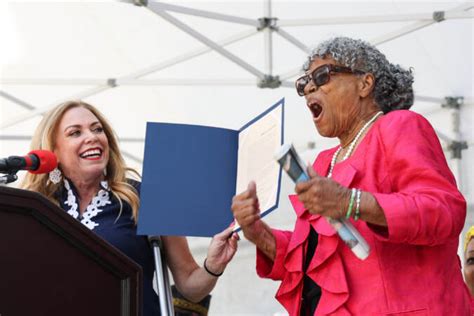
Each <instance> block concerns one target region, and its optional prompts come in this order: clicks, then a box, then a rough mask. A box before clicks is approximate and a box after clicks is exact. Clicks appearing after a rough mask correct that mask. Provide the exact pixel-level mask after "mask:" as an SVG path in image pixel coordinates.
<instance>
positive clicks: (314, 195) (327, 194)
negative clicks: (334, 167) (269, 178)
mask: <svg viewBox="0 0 474 316" xmlns="http://www.w3.org/2000/svg"><path fill="white" fill-rule="evenodd" d="M307 171H308V175H309V176H310V180H308V181H304V182H299V183H297V184H296V187H295V191H296V194H298V198H299V200H300V202H301V203H303V205H304V207H305V209H307V210H308V211H309V212H310V213H311V214H319V215H323V216H329V217H331V218H334V219H337V218H341V217H343V216H345V214H346V211H347V207H348V205H349V200H350V197H351V191H350V189H348V188H345V187H343V186H342V185H340V184H339V183H337V182H335V181H333V180H331V179H328V178H325V177H321V176H319V175H318V174H317V173H316V171H314V170H313V168H312V167H311V166H308V168H307Z"/></svg>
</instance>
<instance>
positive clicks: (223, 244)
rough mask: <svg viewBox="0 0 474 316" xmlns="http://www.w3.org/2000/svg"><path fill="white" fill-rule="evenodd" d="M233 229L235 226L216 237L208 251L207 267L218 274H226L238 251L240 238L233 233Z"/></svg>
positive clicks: (213, 238)
mask: <svg viewBox="0 0 474 316" xmlns="http://www.w3.org/2000/svg"><path fill="white" fill-rule="evenodd" d="M233 229H234V225H232V226H230V227H228V228H226V229H225V230H224V231H222V232H220V233H218V234H217V235H214V237H212V240H211V244H210V245H209V248H208V250H207V259H206V267H207V268H208V269H209V270H210V271H212V272H214V273H216V274H220V273H222V272H224V269H225V267H226V266H227V264H228V263H229V261H230V260H232V258H233V257H234V254H235V252H236V251H237V241H238V240H239V236H238V235H237V233H233V232H232V230H233Z"/></svg>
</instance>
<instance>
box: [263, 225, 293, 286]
mask: <svg viewBox="0 0 474 316" xmlns="http://www.w3.org/2000/svg"><path fill="white" fill-rule="evenodd" d="M272 232H273V236H274V237H275V242H276V254H275V260H274V261H272V260H270V259H269V258H268V257H267V256H266V255H265V254H264V253H263V252H261V251H260V250H259V249H258V248H257V274H258V276H259V277H261V278H268V279H273V280H283V277H284V276H285V272H286V270H285V267H284V266H283V263H284V259H285V255H286V250H287V248H288V243H289V242H290V239H291V232H289V231H281V230H278V229H272Z"/></svg>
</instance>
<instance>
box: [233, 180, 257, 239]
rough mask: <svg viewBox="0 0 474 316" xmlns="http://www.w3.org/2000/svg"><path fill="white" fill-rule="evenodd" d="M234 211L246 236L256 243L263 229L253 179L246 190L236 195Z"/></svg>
mask: <svg viewBox="0 0 474 316" xmlns="http://www.w3.org/2000/svg"><path fill="white" fill-rule="evenodd" d="M232 213H233V214H234V218H235V220H236V221H237V223H239V225H240V227H241V228H242V232H243V233H244V236H245V238H247V239H248V240H250V241H251V242H253V243H255V241H256V240H257V239H258V236H259V235H260V233H261V232H262V230H263V224H262V221H261V219H260V205H259V203H258V197H257V185H256V184H255V182H253V181H251V182H250V183H249V185H248V187H247V190H246V191H244V192H242V193H240V194H239V195H236V196H234V198H233V199H232Z"/></svg>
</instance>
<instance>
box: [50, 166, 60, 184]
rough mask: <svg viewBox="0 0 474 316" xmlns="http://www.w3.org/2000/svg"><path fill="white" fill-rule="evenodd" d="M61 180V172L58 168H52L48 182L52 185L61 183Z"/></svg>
mask: <svg viewBox="0 0 474 316" xmlns="http://www.w3.org/2000/svg"><path fill="white" fill-rule="evenodd" d="M61 178H62V174H61V170H59V169H58V167H56V168H54V169H53V171H51V172H50V173H49V181H51V182H52V183H54V184H58V183H59V182H60V181H61Z"/></svg>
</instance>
